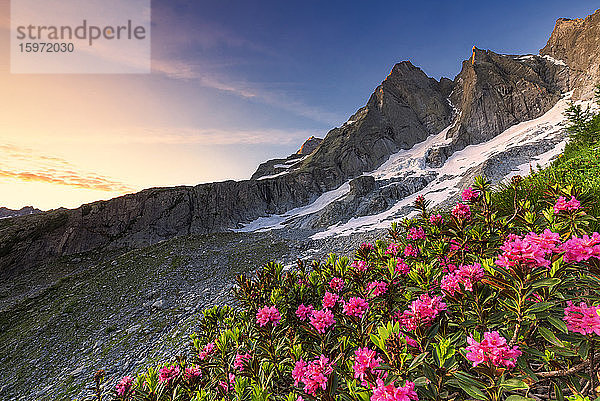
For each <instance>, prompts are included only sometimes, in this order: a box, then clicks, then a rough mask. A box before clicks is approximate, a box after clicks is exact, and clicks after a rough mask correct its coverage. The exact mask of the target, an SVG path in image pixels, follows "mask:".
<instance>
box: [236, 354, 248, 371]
mask: <svg viewBox="0 0 600 401" xmlns="http://www.w3.org/2000/svg"><path fill="white" fill-rule="evenodd" d="M251 359H252V357H251V356H250V354H249V353H248V352H246V353H245V354H236V355H235V361H234V362H233V367H234V368H235V369H237V370H239V371H240V372H243V371H244V365H246V364H247V363H248V362H250V360H251Z"/></svg>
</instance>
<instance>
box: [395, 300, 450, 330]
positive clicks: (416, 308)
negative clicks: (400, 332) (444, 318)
mask: <svg viewBox="0 0 600 401" xmlns="http://www.w3.org/2000/svg"><path fill="white" fill-rule="evenodd" d="M446 309H447V305H446V304H445V303H444V302H442V297H440V296H433V297H431V296H429V294H421V296H420V297H419V299H417V300H414V301H413V302H412V303H411V304H410V309H408V310H405V311H404V312H403V313H402V314H401V315H399V316H398V319H399V320H400V323H401V324H402V326H403V327H404V328H405V329H406V330H410V331H412V330H416V329H417V328H418V327H419V326H426V325H429V324H430V323H431V322H433V320H434V319H435V318H436V316H437V315H438V314H439V313H440V312H443V311H445V310H446Z"/></svg>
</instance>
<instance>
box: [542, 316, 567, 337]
mask: <svg viewBox="0 0 600 401" xmlns="http://www.w3.org/2000/svg"><path fill="white" fill-rule="evenodd" d="M547 319H548V322H549V323H550V324H551V325H552V326H554V327H556V328H557V329H558V330H560V331H561V332H563V333H565V334H568V333H569V329H567V325H566V324H565V322H563V321H562V320H560V319H557V318H555V317H554V316H548V317H547Z"/></svg>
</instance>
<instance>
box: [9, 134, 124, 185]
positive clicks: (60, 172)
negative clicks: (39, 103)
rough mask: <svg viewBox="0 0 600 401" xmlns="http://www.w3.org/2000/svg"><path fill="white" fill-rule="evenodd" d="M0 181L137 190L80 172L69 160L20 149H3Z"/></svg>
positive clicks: (95, 175)
mask: <svg viewBox="0 0 600 401" xmlns="http://www.w3.org/2000/svg"><path fill="white" fill-rule="evenodd" d="M0 160H1V161H0V179H2V178H4V179H12V180H18V181H24V182H43V183H49V184H57V185H66V186H71V187H76V188H81V189H92V190H97V191H105V192H115V193H126V192H131V191H133V188H132V187H130V186H129V185H126V184H124V183H122V182H119V181H115V180H112V179H110V178H108V177H104V176H102V175H98V174H94V173H89V172H84V171H78V169H77V167H76V166H73V165H72V164H71V163H69V162H68V161H67V160H64V159H62V158H60V157H56V156H52V155H45V154H40V153H38V152H35V151H34V150H32V149H29V148H26V147H21V146H17V145H0Z"/></svg>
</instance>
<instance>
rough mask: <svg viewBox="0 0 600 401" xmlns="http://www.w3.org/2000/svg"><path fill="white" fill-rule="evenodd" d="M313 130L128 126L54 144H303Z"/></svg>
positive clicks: (57, 139)
mask: <svg viewBox="0 0 600 401" xmlns="http://www.w3.org/2000/svg"><path fill="white" fill-rule="evenodd" d="M316 134H317V133H315V132H314V131H309V130H294V131H288V130H275V129H268V130H235V129H200V128H189V127H183V128H182V127H175V128H161V127H158V128H157V127H126V128H119V129H114V130H108V129H103V130H102V131H101V132H100V131H91V130H90V131H87V132H77V133H70V134H69V133H60V134H56V135H54V136H53V138H52V140H53V142H54V143H65V144H69V143H81V144H87V145H90V146H93V145H95V144H101V145H128V144H140V145H161V144H163V145H194V144H197V145H207V146H210V145H260V144H264V145H298V146H299V145H301V144H302V143H303V142H304V140H306V139H307V138H308V137H310V136H311V135H316Z"/></svg>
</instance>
